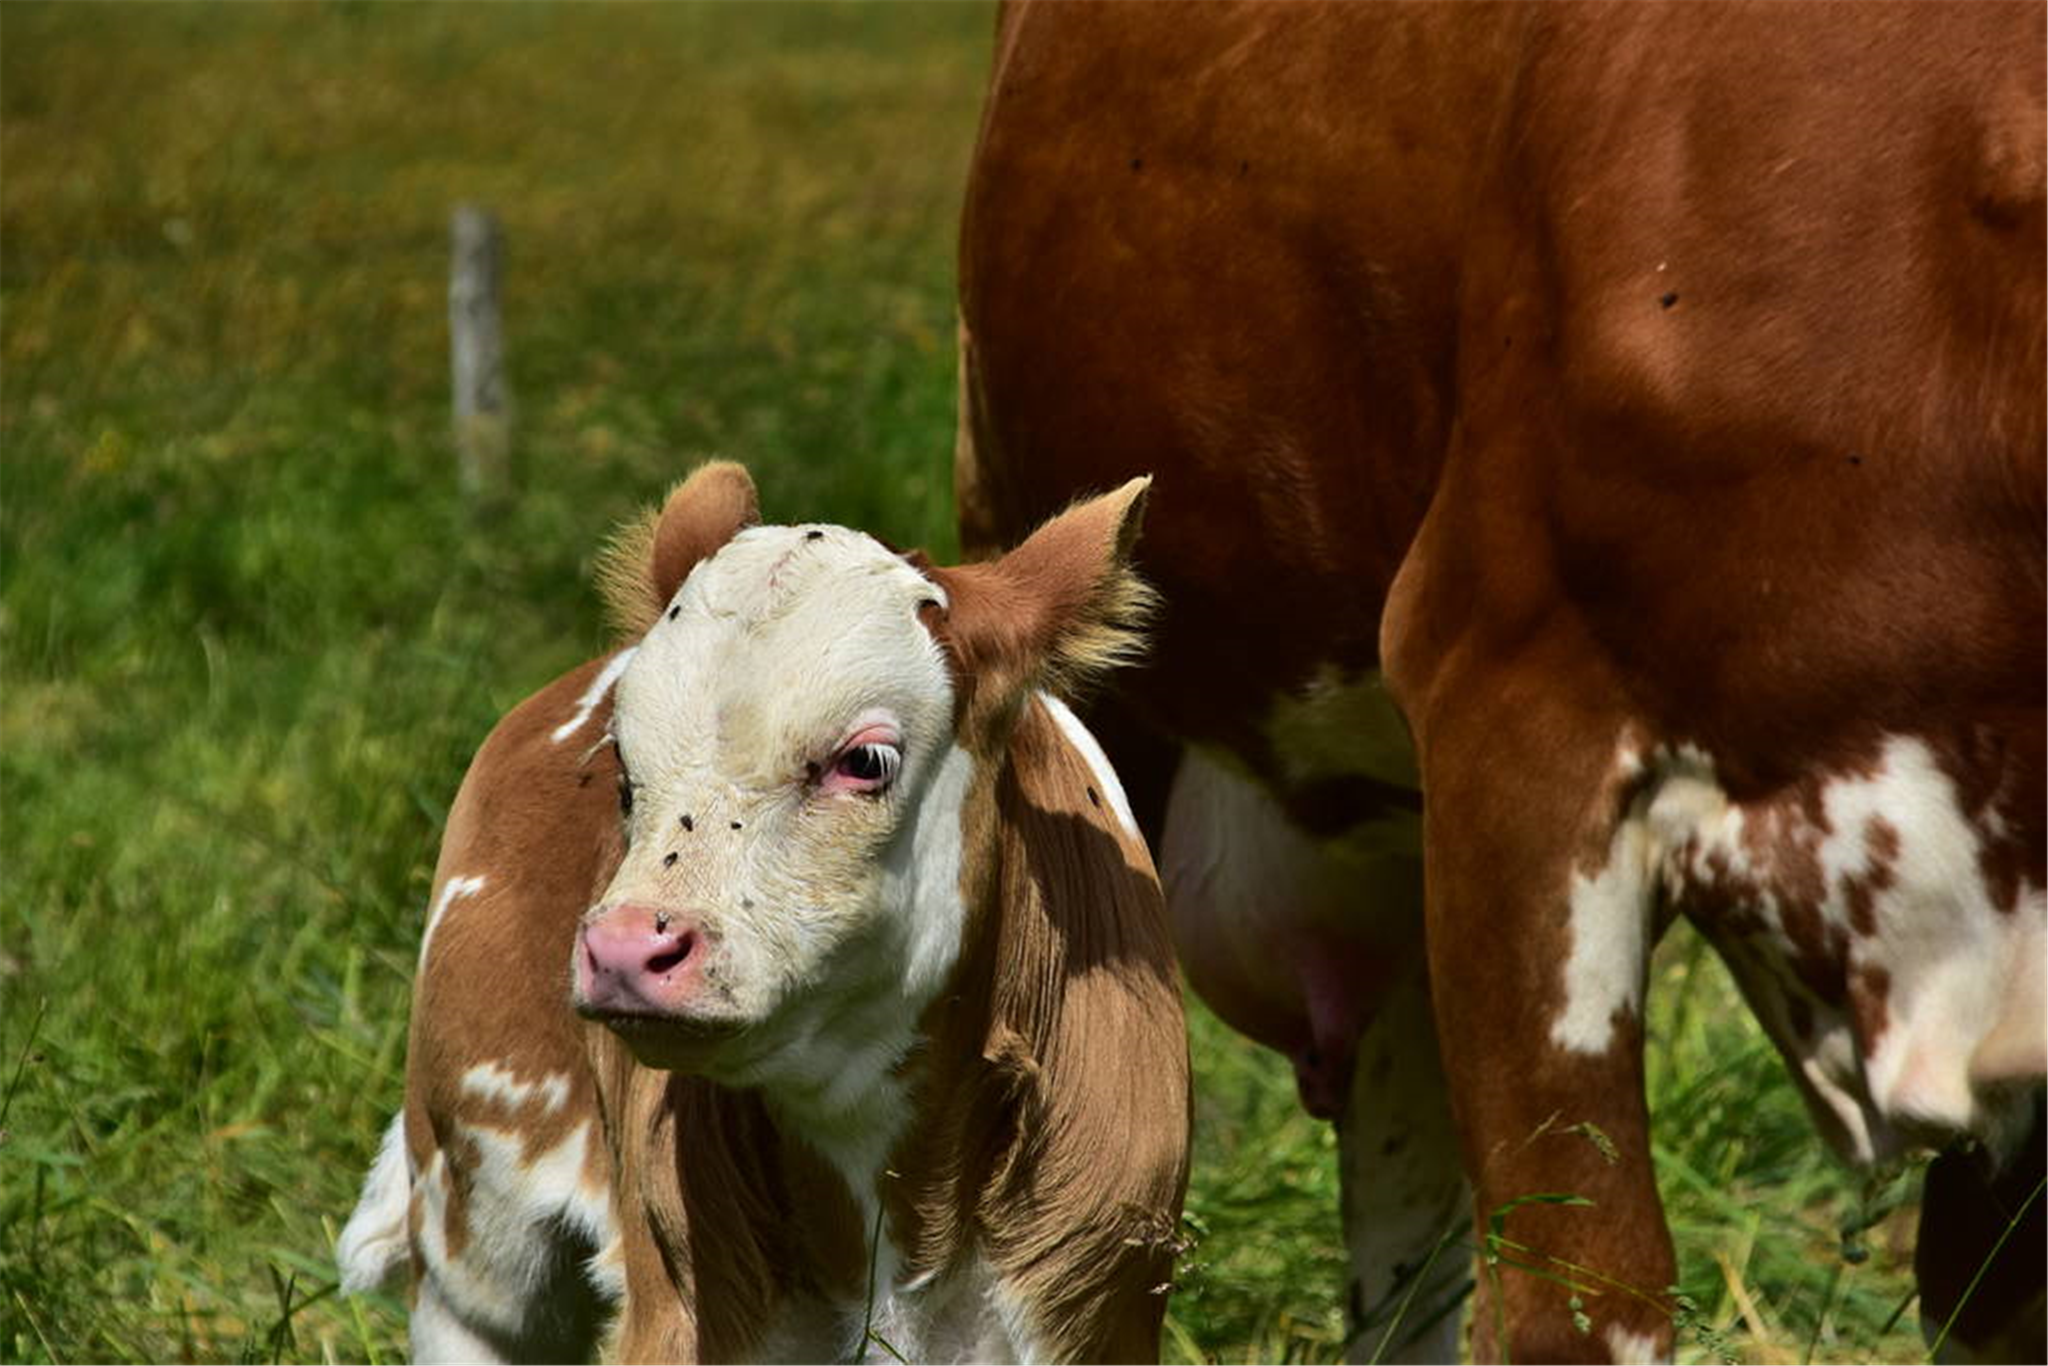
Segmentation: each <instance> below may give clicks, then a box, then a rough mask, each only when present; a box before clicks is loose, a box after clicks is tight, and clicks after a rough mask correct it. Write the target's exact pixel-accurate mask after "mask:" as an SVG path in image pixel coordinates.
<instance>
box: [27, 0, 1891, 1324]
mask: <svg viewBox="0 0 2048 1366" xmlns="http://www.w3.org/2000/svg"><path fill="white" fill-rule="evenodd" d="M988 34H989V15H988V13H987V12H986V11H985V10H984V9H983V8H981V7H979V6H960V5H953V6H936V7H934V6H913V5H891V6H885V7H867V8H851V7H846V6H832V7H827V8H816V7H811V6H801V7H799V6H782V5H778V6H763V5H744V6H694V5H659V6H634V7H606V8H594V7H593V8H577V9H561V8H553V7H527V6H520V7H510V6H504V7H499V6H452V5H449V6H421V5H416V6H395V5H371V4H362V3H335V4H304V5H292V6H288V7H272V6H253V5H252V6H204V7H200V6H187V5H177V4H149V5H101V6H72V5H47V6H46V5H29V4H7V5H4V6H0V119H4V122H0V161H4V180H0V449H4V459H5V465H4V484H0V574H4V591H0V667H4V680H0V681H4V690H0V727H4V731H0V783H4V788H0V839H4V847H0V1085H4V1087H5V1090H4V1097H5V1099H4V1102H0V1128H4V1130H5V1134H4V1137H0V1358H4V1359H6V1360H12V1361H66V1360H212V1359H236V1360H256V1359H262V1360H271V1359H276V1360H312V1359H368V1360H391V1359H394V1358H396V1357H398V1356H400V1355H401V1354H402V1341H403V1339H402V1332H403V1325H402V1318H401V1314H400V1309H399V1305H398V1303H397V1302H396V1301H395V1300H394V1299H391V1298H386V1297H382V1296H373V1297H368V1298H365V1299H361V1300H354V1301H349V1300H343V1299H341V1298H339V1297H338V1296H337V1295H336V1294H335V1292H334V1279H333V1271H332V1269H331V1266H330V1261H329V1247H330V1240H331V1237H332V1234H333V1232H334V1231H335V1229H336V1228H337V1227H338V1225H339V1223H340V1221H341V1220H342V1219H343V1218H345V1217H346V1215H347V1212H348V1210H349V1208H350V1206H351V1204H352V1202H353V1200H354V1196H355V1192H356V1187H357V1184H358V1182H359V1181H360V1179H361V1176H362V1174H363V1171H364V1168H365V1165H366V1163H367V1161H368V1158H369V1155H370V1152H371V1149H372V1147H373V1145H374V1141H375V1138H376V1136H377V1134H378V1132H379V1130H380V1128H381V1126H382V1124H383V1122H384V1120H385V1118H386V1117H387V1116H388V1115H389V1114H390V1113H391V1111H392V1110H393V1108H394V1107H395V1106H396V1104H397V1102H398V1098H399V1090H400V1073H401V1070H402V1063H403V1049H404V1038H405V1022H406V1000H407V989H408V985H409V982H410V977H411V972H412V966H413V958H414V952H415V947H416V943H417V936H418V931H419V925H420V921H421V912H422V905H423V902H424V899H425V894H426V891H427V885H428V878H429V870H430V868H431V866H432V862H433V857H434V849H435V843H436V840H437V838H438V833H439V826H440V822H441V819H442V816H443V814H444V811H445V806H446V803H447V801H448V800H449V798H450V796H451V794H452V793H453V790H454V786H455V783H456V781H457V779H458V777H459V776H460V773H461V771H462V768H463V766H464V765H465V763H466V762H467V760H468V757H469V755H470V753H471V751H472V750H473V748H474V746H475V745H476V743H477V742H478V741H479V739H480V738H481V737H482V736H483V734H484V733H485V732H486V730H487V729H488V728H489V726H490V724H491V723H492V721H493V720H494V719H495V717H496V716H497V715H498V714H499V713H500V712H502V711H503V710H504V709H505V708H506V707H508V706H509V705H510V704H511V703H513V702H514V701H516V700H517V699H519V698H520V697H521V696H523V695H524V694H525V693H526V692H528V691H529V690H531V689H532V688H534V687H535V686H537V685H538V684H540V683H541V682H543V681H545V680H546V679H548V678H550V677H552V676H553V675H554V674H556V673H557V672H559V671H561V670H562V669H564V668H565V667H567V666H569V665H570V664H572V663H574V662H576V661H578V660H581V659H583V658H584V657H586V656H587V655H588V654H590V653H591V652H592V651H593V650H594V649H596V648H597V647H598V646H599V645H600V643H601V641H602V631H601V627H600V623H599V613H598V611H597V607H596V603H595V600H594V597H593V594H592V592H591V590H590V587H589V582H588V574H587V570H588V564H589V557H590V553H591V551H592V550H593V549H594V547H595V546H596V545H597V544H598V543H599V541H600V539H601V538H602V536H603V534H604V533H605V531H606V530H607V528H608V527H609V526H610V525H611V524H612V523H613V522H614V521H616V520H617V519H619V518H621V517H622V516H624V515H625V514H626V513H627V512H628V511H629V510H630V509H631V508H633V507H634V506H635V505H636V504H638V503H640V502H642V501H644V500H646V499H648V498H650V497H653V496H655V495H656V494H658V493H659V491H660V490H661V489H662V488H663V487H664V486H665V485H666V483H667V482H668V481H669V480H670V479H671V478H673V477H674V476H675V475H677V474H678V473H680V472H681V471H682V470H684V469H685V468H687V467H688V466H689V465H691V464H692V463H694V462H695V461H697V460H699V459H701V458H703V457H705V456H707V455H711V454H721V455H726V456H731V457H735V458H739V459H743V460H745V461H746V462H747V463H748V464H749V465H750V466H751V467H752V469H753V471H754V472H755V475H756V477H757V479H758V480H759V482H760V484H761V487H762V491H763V496H764V501H765V504H766V507H767V510H768V512H769V514H770V516H771V517H779V518H783V519H788V520H798V519H813V518H816V519H830V520H838V521H844V522H848V523H853V524H857V525H861V526H864V527H866V528H868V529H871V530H873V531H875V532H877V533H879V534H882V535H884V536H886V537H888V538H890V539H892V540H894V541H897V542H900V543H905V544H924V545H927V546H930V547H932V548H933V549H934V550H935V551H937V552H939V553H941V554H945V553H949V552H950V550H951V548H952V540H953V538H952V533H951V529H950V513H949V507H948V502H949V500H948V469H949V464H950V452H951V440H952V382H953V380H952V376H953V358H952V352H951V304H950V289H951V281H952V259H951V257H952V245H953V224H954V218H955V214H956V211H957V207H958V198H959V192H960V186H961V183H962V176H963V172H964V169H965V166H966V158H967V153H968V150H969V146H970V142H971V138H972V135H973V128H974V120H975V116H976V110H977V106H978V97H979V86H980V82H981V78H982V75H983V71H984V67H985V63H986V59H987V43H988ZM466 199H474V200H479V201H482V202H485V203H488V204H490V205H492V206H494V207H495V208H496V209H497V210H498V212H499V213H500V214H501V216H502V218H503V220H504V222H505V226H506V233H507V239H508V243H509V261H508V274H507V297H506V309H507V324H508V331H509V335H510V365H511V383H512V387H513V390H514V396H515V401H516V403H517V424H516V431H517V449H516V454H517V466H518V489H519V493H518V496H517V497H516V498H514V499H512V500H510V501H508V502H505V503H504V504H503V505H502V506H496V507H492V508H489V509H485V510H482V511H478V510H474V509H471V508H469V507H467V506H466V505H465V503H464V502H463V500H462V499H461V498H460V497H459V496H458V493H457V490H456V487H455V478H454V470H453V464H452V460H451V455H450V451H449V442H448V439H447V428H448V422H447V402H448V399H447V389H446V366H447V362H446V341H445V335H444V317H445V302H444V300H445V287H446V286H445V269H446V240H445V234H446V220H447V213H448V210H449V208H450V206H451V205H452V204H454V203H455V202H457V201H460V200H466ZM1659 978H1660V981H1659V989H1658V991H1657V993H1656V996H1655V1001H1656V1014H1655V1016H1654V1018H1653V1021H1652V1029H1653V1034H1654V1036H1655V1048H1654V1053H1653V1066H1654V1078H1653V1095H1654V1103H1655V1106H1656V1109H1657V1116H1658V1134H1659V1138H1660V1143H1659V1148H1660V1151H1659V1157H1660V1161H1661V1168H1662V1173H1663V1178H1664V1181H1665V1189H1666V1194H1667V1199H1668V1202H1669V1204H1670V1207H1671V1213H1672V1217H1673V1222H1674V1226H1675V1227H1676V1229H1677V1233H1678V1237H1679V1242H1680V1247H1681V1251H1682V1257H1683V1265H1684V1272H1683V1277H1684V1286H1685V1289H1686V1291H1687V1292H1688V1294H1689V1296H1690V1298H1691V1300H1692V1301H1693V1302H1694V1303H1695V1305H1696V1311H1695V1314H1694V1316H1693V1319H1692V1321H1691V1322H1689V1324H1688V1325H1687V1329H1686V1333H1685V1337H1684V1350H1685V1352H1686V1354H1687V1355H1688V1356H1689V1357H1691V1358H1694V1359H1710V1360H1712V1359H1721V1358H1722V1357H1723V1356H1725V1357H1727V1359H1731V1360H1732V1359H1744V1360H1752V1361H1772V1362H1776V1361H1799V1360H1806V1359H1817V1360H1874V1359H1886V1360H1910V1359H1917V1357H1918V1355H1919V1353H1920V1346H1919V1339H1918V1335H1917V1320H1916V1316H1915V1314H1914V1312H1913V1311H1912V1310H1911V1309H1910V1308H1908V1309H1906V1311H1905V1312H1904V1313H1903V1314H1902V1315H1899V1314H1895V1310H1897V1309H1898V1308H1899V1306H1900V1305H1901V1304H1902V1302H1903V1300H1904V1297H1905V1295H1906V1293H1907V1291H1908V1289H1909V1281H1908V1279H1907V1276H1906V1273H1905V1267H1906V1262H1907V1252H1906V1249H1907V1246H1908V1244H1909V1239H1910V1229H1909V1223H1908V1219H1909V1215H1910V1197H1911V1194H1912V1183H1911V1181H1910V1180H1907V1181H1905V1182H1903V1183H1902V1184H1901V1185H1900V1187H1899V1189H1898V1191H1897V1192H1895V1195H1896V1197H1897V1198H1899V1199H1902V1200H1903V1201H1904V1202H1905V1204H1904V1206H1903V1207H1902V1208H1901V1209H1900V1210H1899V1211H1898V1212H1895V1213H1892V1214H1890V1215H1888V1216H1886V1217H1884V1218H1883V1219H1881V1220H1880V1221H1879V1222H1878V1223H1877V1225H1876V1226H1875V1228H1874V1229H1872V1230H1871V1232H1870V1233H1869V1234H1868V1235H1866V1236H1867V1238H1868V1241H1869V1242H1870V1244H1871V1247H1872V1249H1873V1255H1872V1256H1871V1258H1870V1259H1869V1260H1868V1261H1866V1262H1864V1263H1862V1264H1860V1265H1853V1266H1852V1265H1850V1264H1848V1263H1846V1262H1845V1261H1843V1260H1842V1258H1841V1257H1840V1256H1839V1255H1838V1238H1837V1226H1838V1224H1839V1223H1840V1222H1841V1221H1842V1220H1843V1219H1844V1218H1845V1217H1847V1216H1848V1215H1849V1214H1851V1213H1852V1212H1853V1211H1854V1210H1856V1209H1857V1208H1859V1206H1858V1205H1857V1203H1856V1200H1855V1194H1856V1184H1855V1182H1854V1181H1853V1180H1852V1179H1851V1178H1850V1177H1848V1176H1847V1175H1845V1174H1843V1173H1841V1172H1839V1171H1838V1170H1837V1169H1836V1168H1834V1167H1833V1166H1831V1165H1829V1164H1828V1162H1827V1161H1826V1160H1825V1159H1824V1158H1823V1157H1822V1156H1821V1155H1820V1151H1819V1149H1818V1148H1817V1146H1816V1144H1815V1142H1814V1141H1813V1140H1812V1137H1811V1135H1810V1132H1809V1130H1808V1127H1807V1124H1806V1121H1805V1118H1804V1115H1803V1113H1802V1112H1801V1110H1800V1108H1799V1105H1798V1102H1797V1101H1796V1099H1795V1098H1794V1097H1793V1096H1792V1094H1791V1092H1790V1090H1789V1089H1788V1087H1787V1085H1786V1084H1785V1082H1784V1081H1783V1079H1782V1076H1781V1073H1780V1069H1779V1067H1778V1065H1777V1063H1776V1061H1775V1060H1774V1058H1773V1057H1772V1056H1771V1055H1770V1054H1769V1053H1768V1052H1767V1051H1766V1050H1765V1049H1764V1048H1763V1047H1762V1046H1761V1045H1760V1043H1759V1042H1758V1040H1757V1038H1756V1036H1755V1033H1754V1031H1753V1029H1752V1028H1751V1027H1750V1026H1749V1024H1748V1023H1747V1020H1746V1017H1745V1016H1744V1015H1743V1014H1742V1012H1741V1010H1740V1008H1739V1005H1738V1003H1737V1002H1736V1000H1735V998H1734V996H1733V995H1732V993H1731V992H1730V990H1729V988H1728V986H1727V983H1726V980H1725V978H1724V977H1722V976H1721V974H1720V973H1719V970H1718V969H1717V968H1715V967H1714V966H1713V965H1712V963H1711V961H1710V960H1709V959H1707V958H1705V957H1704V956H1702V955H1701V954H1700V953H1699V952H1698V950H1697V948H1696V947H1695V946H1693V945H1692V944H1691V943H1690V942H1678V943H1674V944H1672V945H1669V946H1667V948H1666V950H1665V951H1664V956H1663V957H1662V958H1661V959H1660V969H1659ZM1194 1048H1195V1057H1196V1061H1197V1065H1198V1069H1199V1081H1200V1086H1201V1096H1200V1102H1199V1113H1198V1139H1199V1143H1200V1148H1199V1160H1198V1167H1197V1171H1196V1176H1195V1186H1194V1189H1193V1192H1192V1194H1191V1196H1190V1210H1191V1227H1192V1228H1193V1229H1194V1230H1195V1231H1196V1232H1197V1233H1198V1234H1199V1235H1200V1236H1199V1241H1198V1242H1197V1245H1196V1246H1195V1247H1194V1249H1193V1250H1192V1251H1191V1252H1190V1253H1189V1256H1188V1260H1187V1265H1186V1266H1185V1267H1184V1268H1183V1271H1182V1274H1181V1276H1180V1281H1181V1285H1182V1290H1181V1293H1180V1294H1179V1295H1178V1296H1177V1297H1176V1300H1175V1303H1174V1307H1173V1310H1172V1321H1171V1324H1170V1333H1169V1338H1168V1343H1167V1347H1168V1350H1169V1352H1172V1353H1175V1354H1178V1355H1180V1356H1181V1357H1183V1358H1187V1359H1205V1360H1220V1361H1238V1360H1280V1359H1287V1360H1326V1359H1331V1358H1333V1357H1334V1355H1335V1354H1336V1353H1337V1352H1338V1351H1339V1350H1340V1349H1341V1344H1342V1336H1343V1333H1342V1308H1341V1306H1342V1264H1343V1258H1342V1251H1341V1247H1340V1244H1339V1241H1338V1231H1337V1218H1336V1212H1335V1211H1336V1180H1335V1174H1334V1173H1335V1162H1334V1157H1335V1149H1334V1143H1333V1141H1332V1139H1331V1136H1330V1134H1329V1131H1328V1130H1327V1128H1326V1127H1325V1126H1322V1125H1319V1124H1317V1123H1315V1122H1313V1121H1310V1120H1309V1119H1307V1118H1306V1117H1305V1116H1304V1115H1303V1114H1301V1112H1300V1111H1299V1110H1298V1109H1297V1108H1296V1107H1295V1105H1294V1103H1293V1099H1292V1087H1291V1082H1290V1080H1289V1077H1288V1074H1287V1071H1286V1068H1285V1067H1284V1065H1283V1064H1281V1063H1280V1062H1279V1061H1278V1060H1277V1059H1276V1058H1273V1057H1271V1056H1268V1055H1264V1054H1262V1053H1259V1052H1257V1051H1256V1050H1254V1049H1252V1048H1251V1047H1250V1046H1249V1045H1246V1044H1244V1043H1242V1042H1241V1041H1238V1040H1236V1039H1234V1038H1233V1037H1231V1036H1230V1035H1228V1034H1227V1032H1226V1031H1224V1030H1223V1029H1222V1027H1221V1026H1219V1025H1217V1024H1216V1023H1215V1022H1214V1021H1213V1020H1212V1019H1209V1018H1207V1017H1205V1016H1199V1015H1198V1017H1197V1019H1196V1032H1195V1040H1194ZM1890 1319H1896V1322H1891V1323H1888V1320H1890Z"/></svg>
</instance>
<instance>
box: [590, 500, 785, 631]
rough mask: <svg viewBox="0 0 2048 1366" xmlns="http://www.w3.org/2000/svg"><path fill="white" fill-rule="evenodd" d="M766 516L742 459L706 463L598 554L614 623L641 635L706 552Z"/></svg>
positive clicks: (601, 581) (712, 552)
mask: <svg viewBox="0 0 2048 1366" xmlns="http://www.w3.org/2000/svg"><path fill="white" fill-rule="evenodd" d="M760 520H761V500H760V496H759V495H758V494H756V493H755V492H754V481H753V479H752V477H750V476H749V475H748V474H747V471H746V469H745V468H744V467H743V466H740V465H736V464H734V463H733V462H732V461H730V460H712V461H709V462H707V463H705V464H702V465H699V466H698V467H697V468H696V469H694V470H692V471H691V472H690V477H689V478H687V479H685V480H683V482H682V483H680V484H677V485H676V486H675V488H673V489H671V490H670V491H669V495H668V498H667V500H666V501H664V502H663V503H662V505H661V510H660V511H659V512H656V511H655V510H654V509H652V508H649V509H647V510H646V511H645V512H643V513H641V514H640V516H638V517H636V518H634V519H633V520H632V521H630V522H628V523H626V525H624V526H622V527H620V528H619V530H618V532H617V533H616V534H615V535H614V536H613V537H612V539H611V541H610V542H609V543H608V544H607V545H606V546H605V548H604V549H603V551H601V552H600V553H599V555H598V558H597V584H598V591H599V592H600V593H602V594H603V596H604V604H605V611H606V614H607V615H608V616H609V617H610V618H611V622H612V626H613V627H614V628H615V629H616V630H617V631H618V632H619V633H620V634H621V635H625V636H637V635H640V634H641V633H643V632H644V631H646V630H647V628H648V627H650V626H652V625H653V624H654V623H655V622H656V621H657V620H658V619H660V617H661V609H662V608H663V607H666V606H667V605H668V600H669V599H670V598H672V597H674V596H675V593H676V590H677V589H678V588H681V587H682V586H683V580H684V579H686V578H688V577H689V576H690V571H691V570H692V569H695V568H696V567H697V562H698V561H699V560H704V559H708V558H710V557H711V556H713V555H715V554H717V553H718V551H719V549H720V547H722V546H723V545H724V544H725V543H726V542H727V541H729V540H731V539H732V538H733V537H734V536H736V535H738V534H739V533H740V532H741V531H742V530H743V529H745V528H747V527H750V526H754V525H756V524H758V523H759V522H760Z"/></svg>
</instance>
